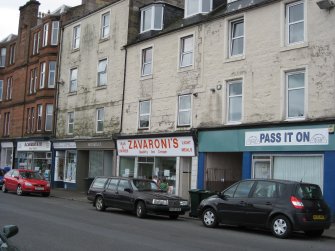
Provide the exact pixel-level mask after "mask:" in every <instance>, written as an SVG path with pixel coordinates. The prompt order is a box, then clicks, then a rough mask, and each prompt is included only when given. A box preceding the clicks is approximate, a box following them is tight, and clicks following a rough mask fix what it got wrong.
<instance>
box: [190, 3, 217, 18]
mask: <svg viewBox="0 0 335 251" xmlns="http://www.w3.org/2000/svg"><path fill="white" fill-rule="evenodd" d="M185 6H186V7H185V17H190V16H194V15H197V14H206V13H208V12H210V11H211V10H212V8H213V0H185Z"/></svg>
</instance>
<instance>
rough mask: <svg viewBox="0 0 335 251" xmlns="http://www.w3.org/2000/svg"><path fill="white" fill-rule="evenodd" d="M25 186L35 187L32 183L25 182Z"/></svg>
mask: <svg viewBox="0 0 335 251" xmlns="http://www.w3.org/2000/svg"><path fill="white" fill-rule="evenodd" d="M24 185H25V186H27V187H31V186H33V185H32V184H31V183H30V182H24Z"/></svg>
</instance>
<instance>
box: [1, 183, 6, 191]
mask: <svg viewBox="0 0 335 251" xmlns="http://www.w3.org/2000/svg"><path fill="white" fill-rule="evenodd" d="M1 190H2V192H4V193H7V189H6V186H5V183H3V185H2V188H1Z"/></svg>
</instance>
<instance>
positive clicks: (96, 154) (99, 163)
mask: <svg viewBox="0 0 335 251" xmlns="http://www.w3.org/2000/svg"><path fill="white" fill-rule="evenodd" d="M103 175H104V151H90V153H89V170H88V177H90V178H94V177H97V176H103Z"/></svg>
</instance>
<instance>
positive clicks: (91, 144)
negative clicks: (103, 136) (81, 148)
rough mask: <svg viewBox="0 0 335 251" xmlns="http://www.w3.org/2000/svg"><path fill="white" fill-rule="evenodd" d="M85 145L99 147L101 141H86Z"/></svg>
mask: <svg viewBox="0 0 335 251" xmlns="http://www.w3.org/2000/svg"><path fill="white" fill-rule="evenodd" d="M87 146H88V147H101V146H102V143H101V142H88V143H87Z"/></svg>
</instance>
